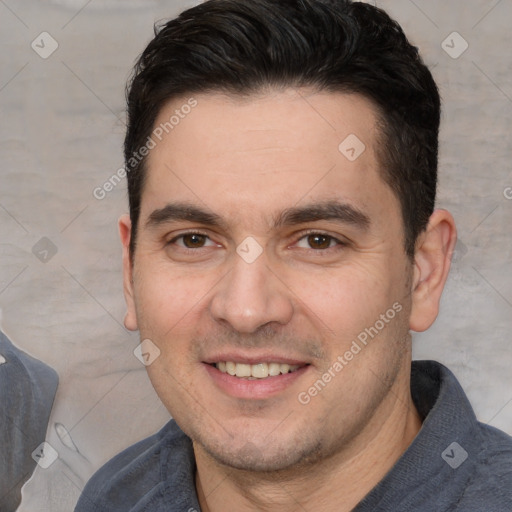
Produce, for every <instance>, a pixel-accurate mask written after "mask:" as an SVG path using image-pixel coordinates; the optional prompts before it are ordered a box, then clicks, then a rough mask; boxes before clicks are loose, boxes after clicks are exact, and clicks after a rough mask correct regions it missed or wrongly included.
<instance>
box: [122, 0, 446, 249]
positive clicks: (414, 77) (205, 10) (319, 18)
mask: <svg viewBox="0 0 512 512" xmlns="http://www.w3.org/2000/svg"><path fill="white" fill-rule="evenodd" d="M303 86H304V87H313V89H314V90H318V91H328V92H346V93H358V94H361V95H362V96H364V97H366V98H367V99H369V100H371V102H372V103H373V105H374V106H375V108H376V112H377V116H378V121H379V127H380V130H379V135H380V137H379V147H378V148H377V152H378V155H377V156H378V158H379V162H380V164H381V167H382V169H381V173H382V178H383V179H384V181H385V182H386V183H387V184H388V185H389V186H390V187H391V189H392V190H393V191H394V193H395V194H396V196H397V197H398V199H399V201H400V205H401V210H402V217H403V224H404V238H405V247H404V249H405V252H406V253H407V255H408V256H410V257H411V258H412V257H413V256H414V250H415V242H416V239H417V237H418V235H419V234H420V233H421V232H422V231H423V230H424V229H425V227H426V226H427V223H428V219H429V217H430V215H431V214H432V212H433V210H434V204H435V196H436V184H437V159H438V158H437V153H438V132H439V121H440V98H439V92H438V89H437V86H436V84H435V82H434V79H433V77H432V75H431V73H430V71H429V70H428V68H427V67H426V66H425V64H424V63H423V61H422V59H421V57H420V56H419V53H418V49H417V48H416V47H415V46H413V45H411V44H410V43H409V41H408V40H407V38H406V36H405V35H404V33H403V31H402V29H401V28H400V26H399V25H398V23H397V22H395V21H394V20H392V19H391V18H390V17H389V16H388V15H387V14H386V13H385V12H384V11H383V10H381V9H378V8H377V7H373V6H371V5H368V4H365V3H361V2H351V1H348V0H209V1H206V2H204V3H202V4H199V5H197V6H196V7H193V8H191V9H188V10H186V11H184V12H183V13H182V14H181V15H179V17H177V18H175V19H172V20H171V21H168V22H167V23H165V24H164V25H163V26H161V27H159V28H158V27H157V26H156V25H155V37H154V39H153V40H152V41H151V42H150V43H149V45H148V46H147V48H146V49H145V50H144V52H143V53H142V55H141V56H140V57H139V59H138V61H137V63H136V65H135V68H134V72H133V76H132V78H131V80H130V82H129V84H128V87H127V102H128V128H127V133H126V138H125V146H124V155H125V163H126V169H127V171H128V172H127V176H128V195H129V203H130V218H131V221H132V236H131V243H130V251H131V254H132V255H133V252H134V250H135V244H136V236H137V224H138V220H139V211H140V203H141V196H142V191H143V188H144V181H145V174H146V169H145V162H146V158H145V157H144V158H141V156H140V154H139V153H138V150H139V148H141V147H142V146H144V145H145V144H146V141H147V140H149V139H148V137H149V136H150V135H151V133H152V130H153V129H154V124H155V120H156V118H157V116H158V114H159V112H160V110H161V109H162V107H163V106H164V105H165V104H166V103H167V102H168V101H170V100H171V99H173V98H176V97H178V96H183V95H186V94H190V95H192V94H198V93H207V92H223V93H228V94H232V95H239V96H248V95H250V94H254V93H257V92H259V91H264V90H265V89H267V88H269V87H278V88H284V87H303ZM134 155H138V158H134Z"/></svg>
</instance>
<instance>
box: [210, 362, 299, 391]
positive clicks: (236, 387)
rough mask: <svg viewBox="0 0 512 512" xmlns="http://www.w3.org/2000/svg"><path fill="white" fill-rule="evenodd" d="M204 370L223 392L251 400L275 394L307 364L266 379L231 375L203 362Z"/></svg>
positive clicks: (289, 383) (283, 388) (297, 376)
mask: <svg viewBox="0 0 512 512" xmlns="http://www.w3.org/2000/svg"><path fill="white" fill-rule="evenodd" d="M203 365H204V367H205V369H206V371H207V372H208V374H209V375H210V377H211V378H212V380H213V382H214V383H215V384H216V385H217V387H219V388H220V389H221V390H222V391H224V393H226V394H228V395H231V396H232V397H234V398H246V399H253V400H262V399H264V398H270V397H272V396H275V395H277V394H279V393H281V392H282V391H284V390H285V389H287V388H289V387H290V386H292V384H293V383H294V382H295V381H296V380H297V379H300V377H302V376H303V375H304V374H305V373H306V372H307V371H308V369H309V365H306V366H303V367H301V368H299V369H298V370H295V371H294V372H291V373H285V374H282V375H276V376H275V377H267V378H266V379H252V380H248V379H241V378H239V377H233V376H232V375H229V373H223V372H221V371H220V370H218V369H217V368H216V367H215V366H212V365H210V364H206V363H203Z"/></svg>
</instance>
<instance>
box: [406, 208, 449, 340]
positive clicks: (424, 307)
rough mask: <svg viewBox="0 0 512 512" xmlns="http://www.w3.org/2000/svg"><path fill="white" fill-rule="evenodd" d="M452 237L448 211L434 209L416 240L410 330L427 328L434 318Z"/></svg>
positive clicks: (445, 272)
mask: <svg viewBox="0 0 512 512" xmlns="http://www.w3.org/2000/svg"><path fill="white" fill-rule="evenodd" d="M456 241H457V230H456V228H455V221H454V220H453V217H452V215H451V214H450V213H449V212H448V211H446V210H436V211H435V212H434V213H433V214H432V215H431V217H430V220H429V223H428V226H427V228H426V230H425V231H424V232H423V233H422V234H421V235H420V236H419V238H418V240H417V242H416V251H415V254H414V277H413V282H412V290H411V292H412V310H411V316H410V319H409V327H410V328H411V329H412V330H413V331H418V332H421V331H425V330H427V329H428V328H429V327H430V326H431V325H432V324H433V323H434V321H435V319H436V318H437V315H438V313H439V302H440V300H441V293H442V292H443V288H444V285H445V283H446V279H447V278H448V271H449V270H450V264H451V259H452V254H453V251H454V247H455V242H456Z"/></svg>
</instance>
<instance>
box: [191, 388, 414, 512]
mask: <svg viewBox="0 0 512 512" xmlns="http://www.w3.org/2000/svg"><path fill="white" fill-rule="evenodd" d="M402 384H404V383H402ZM402 389H404V390H406V391H404V392H402V393H397V392H396V391H395V392H392V393H390V394H389V402H390V403H388V404H382V407H380V408H379V409H381V410H380V411H376V412H375V414H374V415H373V417H372V420H371V421H370V422H369V423H368V425H367V426H366V428H365V429H364V431H363V432H361V433H360V434H359V435H358V436H356V437H355V438H353V439H352V441H351V443H350V446H347V447H342V448H341V449H339V450H338V451H336V453H334V454H333V455H332V456H330V457H329V458H328V459H323V460H321V461H318V462H315V463H312V464H310V465H309V466H307V467H306V466H304V467H300V468H296V467H294V468H292V469H288V470H285V471H279V472H273V473H255V472H249V471H243V470H238V469H234V468H231V467H227V466H224V465H222V464H220V463H218V462H217V461H216V460H214V459H213V458H212V457H211V456H210V455H208V454H207V453H206V452H205V451H204V450H203V449H202V447H201V446H197V445H196V444H195V443H194V450H195V457H196V463H197V473H196V489H197V494H198V498H199V503H200V505H201V510H202V511H203V512H221V511H224V510H237V511H239V512H255V511H260V512H265V511H271V510H276V508H277V507H278V508H279V510H280V511H281V512H292V511H293V512H295V511H296V510H297V509H298V508H304V509H306V510H313V509H318V508H320V509H321V510H325V511H333V512H334V511H336V512H349V511H350V510H352V509H353V508H354V507H355V506H356V505H357V504H358V503H359V502H360V501H361V500H362V499H363V498H364V496H365V495H366V494H367V493H368V492H369V491H370V490H371V489H372V488H373V487H375V486H376V485H377V484H378V483H379V481H380V480H382V478H383V477H384V476H385V475H386V473H387V472H388V471H389V470H390V469H391V467H392V466H393V465H394V464H395V462H396V461H397V460H398V459H399V458H400V456H401V455H402V454H403V453H404V451H405V450H406V449H407V447H408V446H409V445H410V444H411V442H412V441H413V439H414V437H415V436H416V434H417V433H418V432H419V430H420V428H421V420H420V418H419V415H418V413H417V411H416V408H415V406H414V404H413V402H412V398H411V396H410V386H409V381H408V379H407V385H406V387H405V388H404V387H403V386H402ZM390 408H391V409H390ZM319 505H321V506H320V507H319Z"/></svg>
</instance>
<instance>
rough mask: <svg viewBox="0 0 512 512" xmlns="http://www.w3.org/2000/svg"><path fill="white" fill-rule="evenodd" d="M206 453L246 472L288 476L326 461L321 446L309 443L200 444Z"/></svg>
mask: <svg viewBox="0 0 512 512" xmlns="http://www.w3.org/2000/svg"><path fill="white" fill-rule="evenodd" d="M199 444H200V445H201V447H202V449H203V450H204V451H205V452H206V453H208V455H209V456H210V457H211V458H212V459H214V460H215V461H216V462H217V463H219V464H222V465H223V466H227V467H229V468H232V469H238V470H242V471H250V472H259V473H270V472H286V471H287V470H289V469H292V468H293V469H297V467H299V466H303V465H308V464H311V463H313V462H316V461H317V460H319V459H321V458H322V451H323V450H322V449H321V444H320V442H319V441H318V440H315V441H314V443H305V440H302V442H298V441H297V440H288V442H286V441H285V440H283V441H282V442H281V443H279V444H277V443H273V444H269V443H268V441H265V439H263V440H262V441H260V442H259V443H258V444H255V443H252V442H250V441H247V442H245V444H243V445H242V446H240V447H238V448H235V447H234V446H231V447H227V445H226V444H223V445H218V444H212V443H206V444H204V443H202V442H200V443H199Z"/></svg>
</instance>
